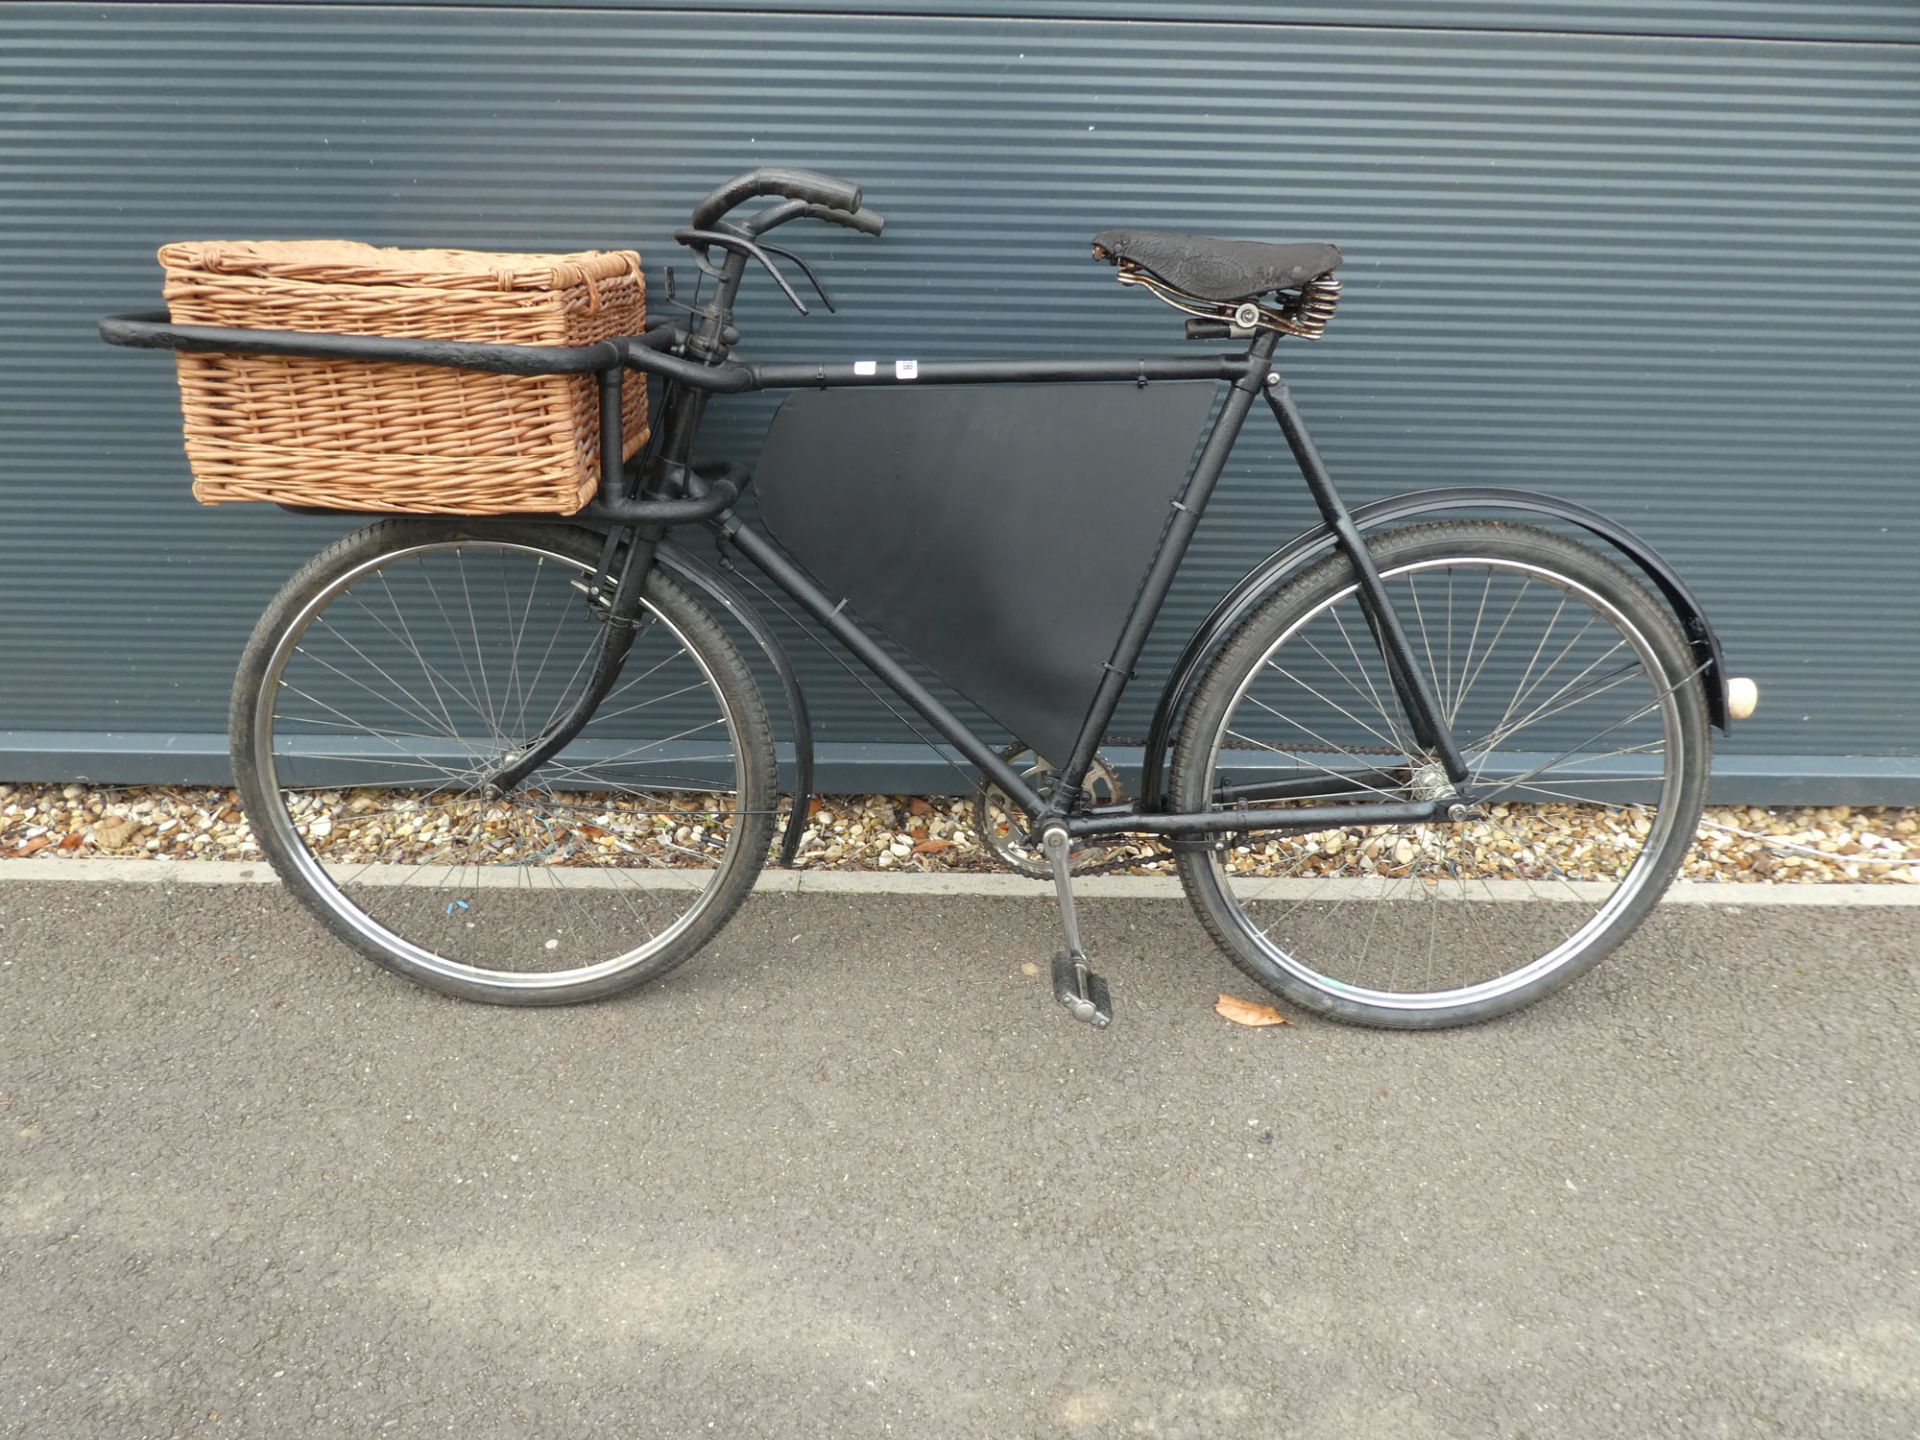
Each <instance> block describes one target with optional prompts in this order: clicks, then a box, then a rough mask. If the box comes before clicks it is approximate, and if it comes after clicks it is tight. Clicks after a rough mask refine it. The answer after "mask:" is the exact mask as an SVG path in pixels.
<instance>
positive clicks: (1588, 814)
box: [1205, 555, 1693, 1013]
mask: <svg viewBox="0 0 1920 1440" xmlns="http://www.w3.org/2000/svg"><path fill="white" fill-rule="evenodd" d="M1469 572H1483V573H1484V584H1483V583H1482V575H1481V574H1480V573H1475V574H1474V580H1473V584H1472V585H1471V587H1468V586H1467V585H1466V584H1465V581H1464V579H1463V577H1464V576H1465V575H1466V574H1467V573H1469ZM1382 578H1383V580H1385V581H1386V582H1387V583H1388V587H1389V593H1390V594H1391V595H1392V597H1393V600H1394V608H1395V611H1396V613H1398V614H1399V616H1400V619H1401V621H1402V624H1403V627H1404V628H1405V629H1406V630H1407V632H1408V636H1409V640H1410V643H1411V644H1412V647H1413V651H1414V654H1415V656H1416V657H1417V658H1418V659H1419V660H1420V662H1421V663H1422V664H1423V665H1424V666H1426V667H1427V668H1428V673H1429V675H1430V676H1431V677H1432V679H1433V684H1434V689H1435V692H1436V699H1437V700H1438V701H1439V703H1440V707H1441V709H1442V711H1443V712H1446V713H1448V714H1449V715H1450V716H1451V717H1452V720H1453V723H1454V724H1455V726H1456V728H1455V736H1456V740H1457V741H1459V742H1460V746H1461V750H1462V753H1463V755H1464V756H1465V758H1466V760H1467V763H1468V767H1469V770H1470V771H1471V772H1472V776H1471V778H1470V779H1469V782H1468V784H1469V786H1470V787H1474V788H1475V789H1476V790H1477V791H1478V792H1479V793H1481V794H1483V795H1484V796H1485V797H1486V799H1487V800H1488V801H1489V805H1488V807H1487V810H1486V813H1485V816H1484V818H1476V819H1473V820H1470V821H1467V822H1464V823H1461V824H1457V825H1454V824H1448V825H1400V826H1382V827H1372V828H1370V829H1367V830H1364V831H1363V830H1361V829H1359V828H1358V827H1344V828H1341V829H1338V830H1327V831H1320V832H1315V833H1312V834H1307V835H1289V836H1280V837H1272V838H1269V837H1257V841H1258V843H1256V844H1249V845H1243V846H1238V847H1228V848H1226V849H1215V850H1213V851H1210V852H1209V853H1208V856H1207V864H1208V866H1209V868H1210V871H1211V876H1212V880H1213V883H1214V884H1215V886H1216V887H1217V888H1218V891H1219V893H1220V895H1221V896H1222V898H1223V899H1224V900H1225V901H1226V902H1227V907H1228V909H1229V911H1230V912H1231V916H1232V920H1233V923H1234V924H1235V925H1236V926H1237V927H1238V928H1239V930H1240V931H1241V933H1242V934H1243V935H1244V936H1245V937H1246V938H1247V939H1248V940H1250V941H1251V942H1252V943H1253V945H1254V946H1255V948H1256V949H1257V950H1258V951H1259V953H1260V954H1261V955H1262V956H1263V957H1264V958H1265V959H1267V960H1268V961H1269V962H1270V963H1271V964H1273V965H1274V966H1277V967H1278V968H1279V969H1281V970H1282V971H1284V972H1285V973H1287V974H1288V975H1290V976H1292V977H1294V978H1295V979H1297V980H1299V981H1300V982H1302V983H1304V984H1306V985H1308V986H1311V987H1313V988H1315V989H1317V990H1319V991H1321V992H1323V993H1325V994H1328V995H1332V996H1334V997H1337V998H1339V999H1341V1000H1345V1001H1350V1002H1354V1003H1357V1004H1362V1005H1369V1006H1374V1007H1378V1008H1382V1009H1387V1010H1394V1011H1401V1012H1408V1013H1418V1012H1425V1011H1435V1010H1452V1009H1456V1008H1461V1007H1466V1006H1472V1005H1476V1004H1481V1003H1484V1002H1487V1001H1492V1000H1497V999H1500V998H1502V997H1505V996H1508V995H1511V994H1513V993H1514V992H1516V991H1519V990H1522V989H1525V988H1526V987H1527V986H1529V985H1531V984H1533V983H1535V982H1536V981H1538V980H1539V979H1541V978H1542V977H1543V976H1545V975H1548V974H1551V973H1553V972H1554V971H1557V970H1559V969H1561V968H1562V967H1564V966H1566V965H1568V964H1571V963H1572V962H1573V961H1574V960H1576V959H1578V958H1579V956H1581V955H1582V954H1584V953H1585V952H1586V951H1587V950H1588V949H1589V948H1591V947H1592V946H1593V945H1594V944H1595V943H1596V942H1598V941H1599V940H1600V938H1601V937H1602V936H1603V935H1604V934H1605V933H1606V932H1607V930H1608V929H1609V927H1610V926H1611V925H1612V924H1613V923H1614V921H1615V920H1616V919H1617V918H1618V917H1619V916H1620V914H1621V912H1622V911H1624V910H1625V909H1626V908H1627V907H1629V906H1630V905H1632V904H1633V903H1634V902H1635V900H1636V899H1637V898H1638V897H1639V896H1640V895H1641V893H1642V892H1643V891H1644V889H1645V887H1646V886H1647V885H1648V883H1649V882H1650V881H1651V879H1652V877H1653V875H1654V873H1655V871H1656V869H1657V868H1658V864H1659V858H1660V857H1661V856H1662V855H1663V854H1664V853H1665V852H1666V848H1667V844H1668V842H1669V840H1670V838H1671V836H1672V829H1673V826H1674V825H1675V823H1677V812H1678V810H1679V808H1680V807H1679V806H1678V805H1677V804H1676V803H1675V802H1676V799H1677V797H1678V795H1679V793H1680V787H1681V784H1682V780H1683V778H1684V777H1683V773H1682V765H1683V763H1684V759H1685V756H1684V747H1683V746H1682V744H1681V740H1680V737H1681V735H1682V733H1683V732H1682V729H1681V718H1680V709H1679V705H1678V703H1677V700H1676V698H1675V696H1676V691H1677V690H1678V688H1679V686H1680V685H1682V684H1685V683H1687V682H1688V681H1690V680H1691V679H1692V678H1693V677H1692V675H1687V676H1682V677H1679V678H1677V679H1675V678H1672V677H1670V676H1668V674H1667V671H1666V669H1665V667H1664V666H1663V665H1662V664H1661V662H1660V660H1659V658H1658V655H1657V652H1656V651H1655V650H1654V649H1653V647H1652V645H1651V643H1650V642H1649V640H1648V639H1647V637H1646V635H1645V633H1644V632H1643V631H1642V630H1641V628H1640V627H1638V626H1636V625H1635V624H1634V623H1633V621H1632V620H1631V619H1630V618H1629V617H1628V616H1627V615H1626V614H1625V613H1624V612H1623V611H1621V609H1620V608H1619V607H1618V606H1616V605H1615V604H1613V603H1612V602H1611V601H1609V600H1608V599H1606V598H1605V597H1604V596H1602V595H1601V594H1600V593H1599V592H1597V591H1596V590H1594V589H1592V588H1591V587H1589V586H1587V585H1585V584H1583V583H1581V582H1580V581H1578V580H1575V579H1573V578H1572V577H1569V576H1566V575H1563V574H1560V573H1558V572H1557V571H1553V570H1549V569H1547V568H1545V567H1543V566H1540V565H1536V564H1531V563H1527V562H1524V561H1519V560H1513V559H1507V558H1501V557H1496V556H1484V555H1476V556H1458V555H1456V556H1448V557H1441V558H1435V559H1430V560H1421V561H1414V562H1409V563H1406V564H1401V565H1397V566H1396V565H1389V566H1387V567H1386V568H1384V569H1383V572H1382ZM1357 588H1358V587H1357V585H1353V584H1349V585H1345V586H1343V587H1341V588H1340V589H1338V590H1337V591H1336V592H1334V593H1333V594H1331V595H1330V596H1328V597H1326V598H1324V599H1322V600H1320V601H1319V602H1317V603H1316V604H1314V605H1312V606H1311V607H1310V608H1309V609H1308V610H1307V612H1306V613H1305V614H1303V615H1302V616H1300V617H1298V618H1297V619H1296V620H1295V621H1294V622H1293V623H1292V624H1290V625H1289V626H1288V627H1287V628H1286V630H1285V631H1284V632H1283V633H1282V634H1281V635H1280V636H1279V637H1278V638H1277V639H1275V640H1274V641H1273V643H1272V644H1271V645H1269V646H1268V647H1267V649H1266V650H1265V651H1264V652H1263V653H1262V654H1261V656H1260V657H1259V660H1258V661H1257V663H1255V664H1254V665H1253V666H1251V667H1250V668H1249V670H1248V672H1247V674H1246V676H1245V677H1244V678H1243V680H1242V681H1241V684H1240V686H1239V687H1238V689H1237V690H1236V692H1235V693H1234V695H1233V697H1232V698H1231V700H1230V701H1229V702H1228V704H1227V706H1226V707H1225V710H1224V712H1223V713H1222V716H1221V719H1220V722H1219V724H1218V726H1217V727H1216V729H1215V732H1214V734H1213V736H1212V738H1211V744H1210V749H1209V753H1208V763H1207V768H1206V776H1207V788H1206V792H1205V793H1206V794H1207V795H1209V796H1214V795H1216V793H1217V792H1218V787H1219V786H1220V785H1221V784H1222V783H1223V782H1224V783H1234V782H1236V781H1239V782H1240V783H1246V781H1245V774H1244V772H1246V771H1248V770H1249V769H1251V770H1252V771H1253V772H1254V773H1255V774H1256V775H1258V776H1261V777H1266V776H1276V777H1279V778H1288V777H1289V776H1290V775H1298V776H1299V777H1300V779H1301V783H1312V784H1313V785H1315V786H1316V787H1318V788H1321V789H1323V790H1326V791H1329V792H1332V791H1336V790H1340V789H1342V787H1344V793H1340V794H1332V793H1329V794H1325V795H1319V796H1314V797H1311V798H1302V799H1299V800H1295V801H1289V800H1280V801H1278V802H1275V801H1262V802H1260V803H1262V804H1272V803H1279V804H1282V805H1285V804H1289V803H1298V804H1316V803H1317V804H1329V803H1352V802H1358V801H1374V800H1381V801H1384V800H1387V799H1392V800H1400V801H1403V800H1406V799H1409V798H1430V797H1431V796H1432V794H1433V788H1432V787H1433V784H1434V781H1435V779H1436V775H1437V772H1438V766H1437V764H1436V763H1435V762H1434V761H1433V758H1432V757H1431V756H1430V755H1428V754H1426V753H1424V752H1422V751H1421V750H1419V748H1418V747H1417V746H1414V745H1412V744H1411V742H1410V739H1409V737H1408V736H1407V735H1406V733H1405V732H1406V722H1405V721H1404V719H1403V718H1401V717H1400V716H1399V714H1398V711H1397V706H1396V702H1395V700H1394V697H1393V690H1392V684H1391V680H1390V679H1389V678H1388V676H1387V674H1386V671H1385V667H1384V665H1383V664H1382V663H1381V662H1380V660H1379V657H1378V654H1377V650H1376V649H1375V647H1373V643H1372V639H1371V636H1370V635H1369V633H1368V632H1367V630H1366V628H1365V622H1364V619H1363V618H1362V614H1361V611H1360V609H1359V606H1358V604H1357V602H1356V592H1357ZM1529 602H1531V603H1529ZM1343 612H1344V613H1343ZM1443 617H1444V618H1443ZM1370 651H1372V652H1373V653H1371V654H1370V653H1369V652H1370ZM1628 657H1630V658H1628ZM1343 674H1344V675H1345V676H1347V677H1349V678H1348V679H1347V682H1346V683H1345V685H1344V688H1342V680H1341V678H1340V677H1341V676H1342V675H1343ZM1503 682H1505V683H1504V686H1503ZM1263 690H1264V691H1265V692H1266V693H1262V692H1263ZM1275 691H1280V692H1283V693H1284V695H1285V697H1286V698H1285V699H1282V700H1279V701H1276V700H1275V698H1274V692H1275ZM1249 715H1251V716H1254V717H1257V719H1258V722H1259V723H1258V724H1257V725H1256V724H1253V723H1249V722H1248V720H1247V719H1246V718H1245V717H1247V716H1249ZM1589 722H1591V723H1589ZM1263 730H1264V732H1265V733H1260V732H1261V731H1263ZM1570 736H1571V737H1573V738H1572V740H1571V742H1569V741H1568V737H1570ZM1589 736H1591V737H1594V738H1592V739H1591V740H1589V739H1588V738H1587V737H1589ZM1615 741H1620V742H1622V743H1614V742H1615ZM1563 742H1564V743H1570V745H1571V748H1570V749H1568V750H1566V751H1559V750H1555V749H1553V748H1551V747H1552V746H1553V745H1555V744H1559V743H1563ZM1521 743H1525V744H1529V745H1545V746H1547V747H1548V748H1546V750H1545V758H1544V759H1543V758H1541V752H1540V751H1537V750H1523V749H1520V748H1518V746H1519V745H1520V744H1521ZM1583 746H1585V747H1586V748H1582V747H1583ZM1236 752H1237V753H1236ZM1249 753H1252V754H1254V755H1255V756H1257V759H1256V760H1255V761H1254V762H1253V763H1252V765H1251V766H1249V763H1248V759H1247V756H1248V754H1249ZM1336 776H1337V777H1339V778H1338V779H1336V778H1335V777H1336ZM1389 776H1392V777H1394V778H1393V779H1389V778H1388V777H1389ZM1438 779H1439V782H1440V783H1441V784H1442V785H1444V775H1443V774H1441V775H1438ZM1643 793H1644V794H1645V795H1646V797H1647V798H1638V797H1639V796H1640V795H1642V794H1643ZM1582 822H1584V823H1582ZM1563 827H1564V828H1563ZM1336 837H1338V838H1337V839H1336ZM1369 841H1372V842H1375V843H1374V844H1373V845H1372V846H1371V847H1370V846H1369V844H1368V842H1369ZM1583 846H1584V847H1585V848H1584V849H1583V848H1581V847H1583ZM1269 851H1277V852H1278V853H1277V855H1276V854H1270V853H1268V852H1269ZM1343 855H1344V856H1345V857H1346V858H1344V859H1343V858H1341V857H1342V856H1343ZM1256 870H1262V871H1268V872H1272V873H1268V874H1264V875H1260V874H1255V873H1252V872H1254V871H1256ZM1329 882H1332V883H1331V884H1330V883H1329ZM1511 901H1531V902H1533V903H1531V904H1526V905H1513V904H1510V903H1507V902H1511ZM1528 912H1531V914H1529V913H1528ZM1420 921H1424V922H1425V930H1424V934H1422V933H1421V926H1420V925H1419V923H1417V922H1420ZM1569 924H1570V926H1571V928H1568V925H1569ZM1560 929H1566V932H1567V933H1564V934H1562V935H1560V936H1559V938H1558V939H1555V940H1552V943H1550V944H1549V943H1543V937H1548V936H1550V935H1551V934H1552V933H1553V932H1555V931H1557V930H1560ZM1376 945H1377V946H1378V947H1379V948H1378V949H1377V950H1376V949H1375V948H1374V947H1375V946H1376ZM1309 952H1312V953H1309ZM1480 952H1488V954H1489V957H1490V958H1488V959H1486V960H1474V959H1467V958H1463V957H1466V956H1469V955H1472V954H1477V953H1480ZM1330 954H1338V955H1339V956H1340V957H1341V958H1340V963H1339V964H1337V965H1335V964H1330V963H1329V962H1328V959H1327V958H1326V957H1327V956H1328V955H1330ZM1522 955H1525V956H1527V957H1529V958H1525V959H1520V958H1519V957H1520V956H1522ZM1509 961H1518V963H1508V962H1509ZM1476 966H1478V967H1479V968H1480V969H1481V970H1482V971H1484V972H1487V973H1483V974H1482V975H1480V976H1479V978H1469V979H1465V980H1461V975H1460V972H1461V971H1462V970H1467V971H1471V970H1472V969H1473V968H1474V967H1476ZM1443 975H1446V976H1450V977H1452V978H1453V979H1454V980H1458V981H1460V982H1461V983H1445V982H1444V981H1442V980H1440V979H1439V978H1438V977H1441V976H1443ZM1408 982H1413V983H1408Z"/></svg>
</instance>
